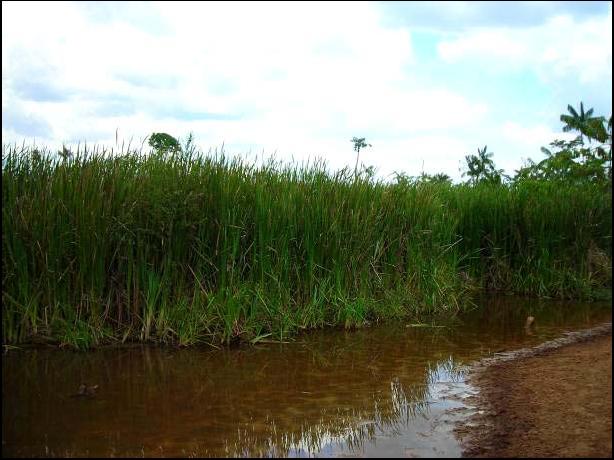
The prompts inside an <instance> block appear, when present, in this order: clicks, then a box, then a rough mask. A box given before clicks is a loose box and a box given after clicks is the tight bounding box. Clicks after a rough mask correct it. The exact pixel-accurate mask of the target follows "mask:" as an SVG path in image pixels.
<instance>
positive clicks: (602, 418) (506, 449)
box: [455, 323, 612, 457]
mask: <svg viewBox="0 0 614 460" xmlns="http://www.w3.org/2000/svg"><path fill="white" fill-rule="evenodd" d="M466 381H467V382H468V383H469V384H471V385H472V386H474V387H475V388H476V389H478V393H477V395H475V396H471V397H469V398H467V401H466V402H467V403H468V404H469V405H471V406H473V407H474V408H475V410H474V411H473V412H474V413H473V415H471V416H470V417H468V418H467V419H466V420H464V421H463V422H461V423H460V424H459V425H458V426H457V427H456V429H455V434H456V436H457V438H458V439H459V442H460V443H461V446H462V450H463V457H611V456H612V323H604V324H602V325H599V326H596V327H594V328H591V329H586V330H582V331H575V332H568V333H566V334H565V335H564V336H563V337H560V338H557V339H554V340H551V341H548V342H545V343H542V344H540V345H537V346H535V347H532V348H523V349H520V350H516V351H511V352H504V353H497V354H495V356H493V357H489V358H484V359H482V360H480V361H478V362H477V363H475V364H474V365H472V366H471V367H470V369H469V372H468V374H467V380H466Z"/></svg>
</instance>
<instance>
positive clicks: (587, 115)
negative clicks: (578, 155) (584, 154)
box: [561, 102, 605, 144]
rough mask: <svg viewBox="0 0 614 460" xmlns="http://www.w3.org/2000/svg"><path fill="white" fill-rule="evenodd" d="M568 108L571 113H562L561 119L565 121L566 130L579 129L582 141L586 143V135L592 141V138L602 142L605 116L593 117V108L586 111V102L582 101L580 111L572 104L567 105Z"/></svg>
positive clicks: (564, 127)
mask: <svg viewBox="0 0 614 460" xmlns="http://www.w3.org/2000/svg"><path fill="white" fill-rule="evenodd" d="M567 110H568V111H569V113H570V115H567V114H562V115H561V121H562V122H563V123H565V126H563V131H564V132H566V133H567V132H569V131H579V132H580V141H581V142H582V143H583V144H584V136H586V137H587V139H588V140H589V141H590V140H591V139H597V140H599V141H600V142H603V141H601V138H602V137H603V133H602V131H603V132H605V129H603V128H604V127H603V123H604V122H605V118H603V117H593V116H592V115H593V109H592V108H591V109H588V110H587V111H586V112H585V111H584V104H583V103H582V102H580V113H578V112H577V111H576V109H574V108H573V107H572V106H571V105H568V106H567Z"/></svg>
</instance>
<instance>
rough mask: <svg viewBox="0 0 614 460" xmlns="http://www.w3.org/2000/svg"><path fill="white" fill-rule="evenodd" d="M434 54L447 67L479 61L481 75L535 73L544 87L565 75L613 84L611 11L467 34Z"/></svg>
mask: <svg viewBox="0 0 614 460" xmlns="http://www.w3.org/2000/svg"><path fill="white" fill-rule="evenodd" d="M438 52H439V55H440V56H441V57H442V58H443V59H444V60H445V61H447V62H458V61H461V60H470V61H479V62H481V63H482V68H484V69H489V68H494V69H495V70H504V71H505V70H509V69H510V68H520V67H528V68H533V69H536V70H537V72H538V73H539V75H540V76H541V77H542V78H543V79H544V80H545V81H549V80H552V79H555V78H558V77H563V76H566V75H568V74H573V75H574V76H576V77H578V78H579V80H580V82H582V83H589V82H595V81H602V80H604V79H610V80H611V79H612V9H611V8H610V11H609V14H608V15H607V16H605V17H593V18H589V19H586V20H582V21H578V20H575V19H574V18H573V17H571V16H569V15H561V16H554V17H552V18H551V19H549V20H548V21H547V22H546V23H545V24H544V25H541V26H535V27H526V28H492V27H485V28H474V29H468V30H466V31H465V32H463V33H462V34H460V35H459V36H458V37H456V38H453V39H449V40H446V41H443V42H441V43H440V44H439V45H438Z"/></svg>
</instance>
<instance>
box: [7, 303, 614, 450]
mask: <svg viewBox="0 0 614 460" xmlns="http://www.w3.org/2000/svg"><path fill="white" fill-rule="evenodd" d="M598 307H599V305H595V304H593V305H588V304H570V303H552V302H550V303H539V302H535V301H525V300H518V299H504V300H503V301H501V300H499V301H497V302H494V301H492V300H489V301H488V302H487V303H486V304H485V305H484V308H481V309H476V310H475V311H473V312H470V313H469V314H467V315H464V316H462V317H459V318H457V319H456V320H455V321H454V322H451V323H449V324H446V327H441V328H407V327H405V325H403V324H399V325H390V324H388V325H384V326H380V327H376V328H373V329H371V330H359V331H355V332H345V331H321V332H314V333H311V334H307V335H305V336H303V337H301V338H300V339H299V340H297V342H295V343H291V344H280V345H267V346H256V347H251V348H249V347H245V348H236V349H231V350H215V351H210V350H198V349H190V350H174V349H162V348H154V347H141V346H135V347H133V348H124V349H120V350H112V349H108V350H98V351H93V352H89V353H74V352H66V351H56V350H44V349H36V350H30V351H18V352H12V353H9V354H8V355H5V356H4V358H3V362H2V368H3V377H2V385H3V395H2V398H3V405H2V421H3V424H2V453H3V456H4V455H7V456H67V455H71V456H77V455H79V456H99V455H100V456H111V455H118V456H142V455H145V456H267V457H269V456H292V457H306V456H325V457H330V456H341V455H359V456H363V455H366V456H379V455H381V456H387V455H389V456H406V455H409V456H458V455H460V450H459V448H458V445H457V444H456V441H455V440H454V437H453V436H452V434H451V432H450V429H449V427H447V426H446V425H445V423H444V418H443V414H444V412H445V411H446V409H449V408H454V407H460V406H462V404H461V403H460V402H459V401H458V400H456V399H455V398H454V397H453V396H454V394H455V393H457V392H459V391H466V388H464V387H463V385H464V384H463V371H462V366H463V365H464V364H466V363H468V362H470V361H472V360H475V359H478V358H480V357H482V356H484V355H487V354H489V353H493V352H496V351H500V350H502V349H513V348H520V347H524V346H531V345H534V344H537V343H539V342H543V341H545V340H548V339H550V338H553V337H555V336H558V335H560V334H561V332H563V331H565V330H571V329H581V328H585V327H590V326H592V325H594V324H596V323H598V322H602V321H607V320H609V319H610V318H611V310H610V308H609V305H607V306H605V307H603V308H598ZM527 316H534V317H535V323H534V325H533V326H532V332H533V335H527V334H526V333H525V328H524V324H525V321H526V318H527ZM81 382H85V383H87V384H88V385H98V389H97V392H96V394H95V396H94V397H92V398H73V397H71V395H74V393H75V391H76V390H77V389H78V388H79V385H80V383H81Z"/></svg>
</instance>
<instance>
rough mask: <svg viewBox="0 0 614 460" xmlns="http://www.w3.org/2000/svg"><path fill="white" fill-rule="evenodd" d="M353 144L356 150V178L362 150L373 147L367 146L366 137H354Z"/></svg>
mask: <svg viewBox="0 0 614 460" xmlns="http://www.w3.org/2000/svg"><path fill="white" fill-rule="evenodd" d="M352 142H353V143H354V150H356V166H354V177H357V175H358V157H359V156H360V149H362V148H365V147H371V144H367V143H366V142H365V138H364V137H360V138H359V137H353V138H352Z"/></svg>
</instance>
